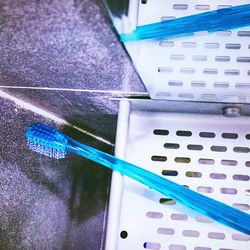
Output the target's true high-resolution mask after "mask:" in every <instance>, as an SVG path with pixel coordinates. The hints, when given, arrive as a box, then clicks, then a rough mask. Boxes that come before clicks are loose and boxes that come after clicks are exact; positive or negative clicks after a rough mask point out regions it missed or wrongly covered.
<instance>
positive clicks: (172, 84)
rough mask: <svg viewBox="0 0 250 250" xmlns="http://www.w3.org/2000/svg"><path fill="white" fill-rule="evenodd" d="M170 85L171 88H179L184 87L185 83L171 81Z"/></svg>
mask: <svg viewBox="0 0 250 250" xmlns="http://www.w3.org/2000/svg"><path fill="white" fill-rule="evenodd" d="M168 85H169V86H173V87H179V86H182V85H183V82H182V81H173V80H172V81H169V82H168Z"/></svg>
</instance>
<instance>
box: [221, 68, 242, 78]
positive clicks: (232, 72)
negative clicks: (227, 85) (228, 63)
mask: <svg viewBox="0 0 250 250" xmlns="http://www.w3.org/2000/svg"><path fill="white" fill-rule="evenodd" d="M224 74H225V75H229V76H237V75H239V74H240V71H239V70H238V69H226V70H225V71H224Z"/></svg>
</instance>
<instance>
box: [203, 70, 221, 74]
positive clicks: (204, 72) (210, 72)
mask: <svg viewBox="0 0 250 250" xmlns="http://www.w3.org/2000/svg"><path fill="white" fill-rule="evenodd" d="M203 74H206V75H216V74H218V70H217V69H203Z"/></svg>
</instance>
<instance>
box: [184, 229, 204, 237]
mask: <svg viewBox="0 0 250 250" xmlns="http://www.w3.org/2000/svg"><path fill="white" fill-rule="evenodd" d="M182 234H183V236H185V237H199V236H200V233H199V231H196V230H183V231H182Z"/></svg>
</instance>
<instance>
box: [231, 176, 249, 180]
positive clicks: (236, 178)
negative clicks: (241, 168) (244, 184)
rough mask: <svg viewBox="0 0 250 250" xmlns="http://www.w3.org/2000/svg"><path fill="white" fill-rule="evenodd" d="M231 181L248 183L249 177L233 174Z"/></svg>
mask: <svg viewBox="0 0 250 250" xmlns="http://www.w3.org/2000/svg"><path fill="white" fill-rule="evenodd" d="M233 179H234V180H236V181H249V179H250V177H249V175H243V174H235V175H233Z"/></svg>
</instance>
